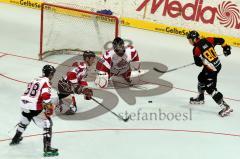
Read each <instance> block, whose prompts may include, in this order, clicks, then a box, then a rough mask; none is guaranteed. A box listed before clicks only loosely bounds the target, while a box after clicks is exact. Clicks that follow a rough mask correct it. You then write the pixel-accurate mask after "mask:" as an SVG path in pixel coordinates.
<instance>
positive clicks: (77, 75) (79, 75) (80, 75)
mask: <svg viewBox="0 0 240 159" xmlns="http://www.w3.org/2000/svg"><path fill="white" fill-rule="evenodd" d="M87 71H88V68H87V64H86V63H85V62H80V63H79V65H78V66H77V67H74V68H73V69H71V70H70V71H68V72H67V75H66V77H65V78H64V79H65V80H67V81H70V82H71V83H72V84H79V85H81V86H87V85H88V84H87V82H86V81H85V80H84V78H86V77H87Z"/></svg>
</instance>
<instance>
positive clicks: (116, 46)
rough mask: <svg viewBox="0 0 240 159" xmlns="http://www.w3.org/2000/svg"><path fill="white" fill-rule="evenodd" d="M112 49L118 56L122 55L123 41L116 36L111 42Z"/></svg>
mask: <svg viewBox="0 0 240 159" xmlns="http://www.w3.org/2000/svg"><path fill="white" fill-rule="evenodd" d="M112 45H113V50H114V52H115V53H116V54H117V55H118V56H123V55H124V53H125V47H124V41H123V39H121V38H119V37H117V38H115V39H114V40H113V42H112Z"/></svg>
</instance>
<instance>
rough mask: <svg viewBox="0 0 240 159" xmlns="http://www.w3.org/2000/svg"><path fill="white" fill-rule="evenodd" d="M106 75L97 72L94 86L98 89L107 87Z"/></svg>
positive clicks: (105, 73)
mask: <svg viewBox="0 0 240 159" xmlns="http://www.w3.org/2000/svg"><path fill="white" fill-rule="evenodd" d="M108 77H109V75H108V73H107V72H103V71H99V72H98V74H97V77H96V80H95V85H96V86H98V87H100V88H106V87H107V86H108Z"/></svg>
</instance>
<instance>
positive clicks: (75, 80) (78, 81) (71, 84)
mask: <svg viewBox="0 0 240 159" xmlns="http://www.w3.org/2000/svg"><path fill="white" fill-rule="evenodd" d="M95 57H96V55H95V53H94V52H92V51H84V52H83V61H82V62H80V63H79V64H78V65H76V66H74V68H73V69H71V70H70V71H68V72H67V74H66V76H65V77H64V78H63V79H61V80H59V82H58V91H59V93H58V98H59V102H58V103H59V105H58V106H59V107H60V111H61V107H62V104H63V101H62V99H64V98H66V97H69V95H70V94H84V95H85V99H86V100H90V99H91V97H92V95H93V91H92V89H90V88H87V86H88V83H87V81H85V78H86V77H87V72H88V67H90V66H92V65H93V63H94V62H95ZM71 102H72V104H70V105H69V106H68V107H69V109H68V110H67V111H66V112H65V114H66V115H72V114H74V113H75V112H76V111H77V106H76V101H75V97H74V96H72V99H71Z"/></svg>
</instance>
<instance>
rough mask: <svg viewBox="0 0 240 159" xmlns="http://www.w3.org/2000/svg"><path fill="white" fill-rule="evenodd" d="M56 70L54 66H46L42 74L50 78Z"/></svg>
mask: <svg viewBox="0 0 240 159" xmlns="http://www.w3.org/2000/svg"><path fill="white" fill-rule="evenodd" d="M55 71H56V69H55V68H54V67H53V66H52V65H45V66H43V68H42V73H43V76H44V77H49V75H53V74H54V73H55Z"/></svg>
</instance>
